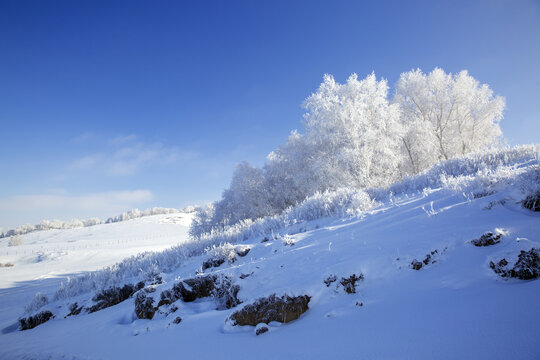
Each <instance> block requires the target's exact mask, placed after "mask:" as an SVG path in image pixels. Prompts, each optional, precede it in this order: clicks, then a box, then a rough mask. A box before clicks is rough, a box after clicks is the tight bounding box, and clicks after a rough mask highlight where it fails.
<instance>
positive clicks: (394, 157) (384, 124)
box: [304, 74, 401, 191]
mask: <svg viewBox="0 0 540 360" xmlns="http://www.w3.org/2000/svg"><path fill="white" fill-rule="evenodd" d="M387 94H388V85H387V82H386V80H384V79H383V80H380V81H377V79H376V77H375V74H371V75H368V76H367V77H366V78H365V79H362V80H358V76H357V75H356V74H353V75H351V76H350V77H349V78H348V79H347V81H346V83H344V84H339V83H336V81H335V80H334V78H333V77H332V76H330V75H325V77H324V81H323V83H322V84H321V86H320V87H319V89H318V91H317V92H316V93H314V94H312V95H311V96H310V97H309V98H308V99H307V100H306V102H305V104H304V106H305V108H306V110H307V113H306V114H305V115H304V118H305V129H306V133H305V138H306V142H307V144H308V147H309V148H310V149H311V150H312V151H313V154H312V162H311V164H310V168H311V169H310V170H311V171H313V172H314V174H316V178H317V179H319V186H318V189H317V190H319V191H322V190H325V189H328V188H339V187H343V186H354V187H357V188H367V187H371V186H384V185H388V184H390V183H391V182H392V181H395V180H396V179H397V178H398V176H399V173H398V165H399V162H400V158H399V157H400V146H401V144H400V138H401V126H400V122H399V116H400V112H399V106H398V105H397V104H390V103H389V101H388V97H387Z"/></svg>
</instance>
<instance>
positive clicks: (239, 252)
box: [236, 248, 251, 257]
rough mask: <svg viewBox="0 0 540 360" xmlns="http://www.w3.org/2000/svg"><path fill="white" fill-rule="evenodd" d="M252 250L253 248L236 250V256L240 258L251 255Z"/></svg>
mask: <svg viewBox="0 0 540 360" xmlns="http://www.w3.org/2000/svg"><path fill="white" fill-rule="evenodd" d="M250 250H251V248H243V249H237V250H236V255H238V256H240V257H244V256H246V255H247V254H248V253H249V251H250Z"/></svg>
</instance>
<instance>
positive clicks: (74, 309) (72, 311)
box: [66, 303, 84, 317]
mask: <svg viewBox="0 0 540 360" xmlns="http://www.w3.org/2000/svg"><path fill="white" fill-rule="evenodd" d="M83 308H84V307H83V306H82V305H81V306H79V305H78V304H77V303H73V304H71V305H70V306H69V314H67V315H66V317H68V316H72V315H79V314H80V313H81V311H82V309H83Z"/></svg>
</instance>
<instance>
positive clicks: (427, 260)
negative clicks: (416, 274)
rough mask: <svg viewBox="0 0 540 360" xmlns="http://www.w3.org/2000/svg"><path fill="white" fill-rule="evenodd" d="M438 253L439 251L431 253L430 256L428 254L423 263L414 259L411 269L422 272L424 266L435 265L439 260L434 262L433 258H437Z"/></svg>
mask: <svg viewBox="0 0 540 360" xmlns="http://www.w3.org/2000/svg"><path fill="white" fill-rule="evenodd" d="M445 250H446V249H445ZM443 251H444V250H443ZM438 253H439V250H437V249H435V250H433V251H431V252H430V253H429V254H426V257H425V258H424V260H422V261H418V260H416V259H414V260H413V261H411V268H412V269H413V270H420V269H421V268H422V267H423V266H424V265H429V264H430V263H431V264H434V263H435V262H437V260H434V259H433V257H434V256H436V255H437V254H438Z"/></svg>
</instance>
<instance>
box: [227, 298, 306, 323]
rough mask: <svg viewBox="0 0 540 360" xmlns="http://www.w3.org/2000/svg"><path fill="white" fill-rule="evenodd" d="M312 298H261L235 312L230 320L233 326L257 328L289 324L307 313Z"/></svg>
mask: <svg viewBox="0 0 540 360" xmlns="http://www.w3.org/2000/svg"><path fill="white" fill-rule="evenodd" d="M310 299H311V298H310V297H309V296H307V295H301V296H296V297H290V296H288V295H283V296H282V297H277V296H276V295H275V294H272V295H270V296H269V297H266V298H260V299H258V300H256V301H255V302H254V303H252V304H249V305H246V306H244V307H243V308H242V309H241V310H238V311H236V312H234V313H233V314H232V315H231V316H230V319H231V320H232V322H233V325H242V326H243V325H251V326H256V325H257V324H260V323H265V324H268V323H270V322H272V321H277V322H281V323H288V322H290V321H293V320H296V319H298V318H299V317H300V315H302V314H303V313H305V312H306V311H307V310H308V309H309V307H308V304H309V301H310Z"/></svg>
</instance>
